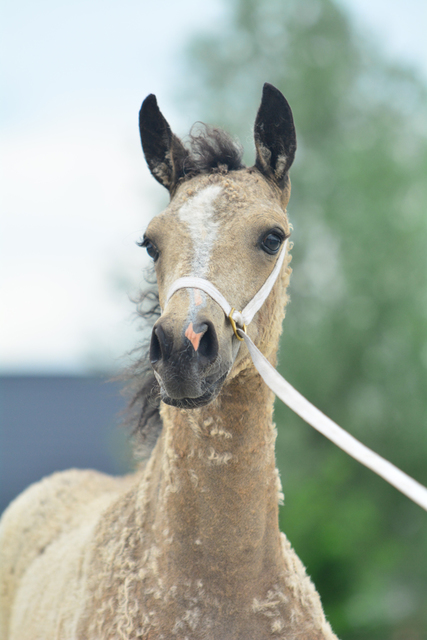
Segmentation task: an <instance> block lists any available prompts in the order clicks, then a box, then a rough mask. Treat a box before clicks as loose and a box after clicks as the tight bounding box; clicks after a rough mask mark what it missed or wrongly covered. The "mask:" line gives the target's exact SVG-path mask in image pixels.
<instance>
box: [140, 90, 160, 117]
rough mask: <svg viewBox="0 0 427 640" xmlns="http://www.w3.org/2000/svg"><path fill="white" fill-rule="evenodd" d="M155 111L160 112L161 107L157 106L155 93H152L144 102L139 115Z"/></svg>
mask: <svg viewBox="0 0 427 640" xmlns="http://www.w3.org/2000/svg"><path fill="white" fill-rule="evenodd" d="M153 109H155V110H158V109H159V107H158V105H157V98H156V96H155V95H154V93H150V95H149V96H147V97H146V98H145V100H144V101H143V103H142V105H141V109H140V111H139V113H140V114H142V113H143V112H147V111H151V110H153Z"/></svg>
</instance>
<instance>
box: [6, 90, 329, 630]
mask: <svg viewBox="0 0 427 640" xmlns="http://www.w3.org/2000/svg"><path fill="white" fill-rule="evenodd" d="M140 131H141V140H142V146H143V150H144V153H145V157H146V160H147V163H148V166H149V168H150V170H151V173H152V174H153V176H154V177H155V178H156V179H157V180H158V181H159V182H160V183H161V184H162V185H164V186H165V187H166V188H167V189H168V190H169V192H170V196H171V200H170V204H169V205H168V207H167V208H166V210H165V211H164V212H163V213H161V214H159V215H158V216H157V217H155V218H154V219H153V220H152V222H151V223H150V225H149V226H148V229H147V231H146V233H145V234H144V238H143V241H142V245H143V246H144V247H146V249H147V251H148V253H149V255H150V256H151V257H152V259H153V260H154V265H155V271H156V275H157V282H158V288H159V300H160V306H161V309H162V314H161V316H160V318H159V319H158V321H157V322H156V323H155V325H154V328H153V333H152V338H151V345H150V361H151V364H152V367H153V370H154V374H155V378H156V381H157V383H156V384H157V385H158V391H159V395H160V398H161V417H162V421H163V430H162V433H161V435H160V437H159V439H158V441H157V443H156V445H155V447H154V450H153V452H152V455H151V458H150V460H149V462H148V464H147V465H146V467H145V468H144V469H143V470H141V471H139V472H137V473H136V474H135V475H134V476H132V477H128V478H122V479H116V478H110V477H107V476H104V475H102V474H100V473H96V472H93V471H77V470H72V471H67V472H64V473H59V474H55V475H54V476H52V477H50V478H47V479H45V480H43V481H42V482H40V483H38V484H36V485H34V486H32V487H30V488H29V489H28V490H27V491H26V492H25V493H24V494H23V495H22V496H20V497H19V498H18V499H17V500H16V501H15V502H14V503H13V504H12V505H11V507H10V508H9V509H8V511H7V512H6V513H5V516H4V519H3V523H2V532H1V536H2V538H1V541H2V547H1V550H2V551H1V552H2V554H3V557H2V560H1V567H2V572H3V577H2V582H1V592H0V594H1V607H2V625H3V626H2V633H3V635H2V636H1V637H2V638H4V639H6V638H8V639H9V640H36V639H39V638H40V639H43V640H51V639H53V638H57V639H61V640H66V639H73V640H74V639H79V640H89V639H91V640H113V639H114V640H117V639H122V640H131V639H132V640H135V639H136V638H139V639H141V640H142V639H144V640H171V639H173V638H177V639H179V640H202V639H203V640H266V639H267V638H271V639H277V640H279V639H281V640H297V639H299V640H333V639H334V638H335V639H336V636H335V635H334V634H333V633H332V631H331V629H330V626H329V624H328V623H327V622H326V620H325V617H324V614H323V611H322V607H321V604H320V599H319V596H318V594H317V593H316V591H315V589H314V587H313V585H312V583H311V582H310V580H309V578H308V577H307V576H306V574H305V571H304V568H303V566H302V564H301V562H300V560H299V559H298V557H297V556H296V554H295V553H294V551H293V550H292V548H291V547H290V544H289V542H288V541H287V539H286V537H285V536H284V534H281V533H280V531H279V527H278V502H279V500H280V496H281V487H280V480H279V477H278V472H277V469H276V466H275V456H274V443H275V438H276V431H275V427H274V424H273V422H272V412H273V399H274V398H273V394H272V393H271V391H270V390H269V389H268V388H267V387H266V385H265V384H264V383H263V382H262V380H261V378H260V376H259V375H258V373H257V371H256V370H255V368H254V366H253V364H252V361H251V359H250V357H249V355H248V351H247V349H246V346H245V344H244V343H242V342H241V340H240V339H239V334H238V333H237V332H236V331H235V330H234V329H233V325H232V323H231V322H230V321H229V319H228V318H227V317H226V316H225V314H224V312H223V310H222V309H221V307H220V306H219V305H218V304H217V303H216V302H215V301H214V300H213V299H212V297H210V295H208V294H207V293H206V292H205V291H203V290H201V289H198V288H196V287H187V288H182V289H179V290H177V291H176V292H175V293H174V294H173V295H172V296H169V297H168V292H169V291H170V290H171V286H172V285H173V283H174V282H176V280H177V279H179V278H182V277H184V276H195V277H199V278H205V279H206V280H209V281H210V282H211V283H213V284H214V285H215V287H216V288H217V289H218V290H219V291H220V292H221V293H222V294H223V295H224V296H225V298H226V299H227V300H229V301H230V303H232V304H233V305H234V307H235V308H236V309H242V308H244V307H245V305H246V304H247V303H248V302H249V301H250V300H251V299H252V298H253V296H254V295H255V294H256V293H257V291H259V289H260V288H261V287H262V285H263V284H264V282H265V281H266V280H267V278H268V276H269V275H270V273H271V272H272V270H273V268H274V265H275V264H276V262H277V261H278V260H279V257H280V256H281V258H282V260H283V267H282V269H281V272H280V274H279V276H278V278H277V280H276V282H275V284H274V287H273V289H272V291H271V293H270V295H269V296H268V298H267V300H266V301H265V303H264V304H263V306H262V307H261V309H260V310H259V311H258V313H256V315H255V317H254V319H253V322H251V324H250V326H249V327H248V329H247V331H248V335H250V337H251V338H252V340H253V341H254V343H255V344H256V345H257V347H258V348H259V349H260V350H261V352H262V353H263V354H264V355H265V356H266V357H267V358H268V359H269V360H270V362H272V363H273V364H275V361H276V352H277V347H278V341H279V336H280V332H281V324H282V320H283V317H284V307H285V304H286V302H287V295H286V288H287V285H288V282H289V276H290V272H291V270H290V268H289V262H290V256H289V255H288V254H287V253H286V252H287V242H286V240H287V238H288V237H289V233H290V231H289V223H288V219H287V215H286V205H287V203H288V200H289V195H290V182H289V177H288V171H289V168H290V166H291V164H292V162H293V159H294V154H295V149H296V138H295V130H294V124H293V119H292V113H291V110H290V107H289V105H288V103H287V102H286V100H285V98H284V97H283V96H282V94H281V93H280V92H279V91H278V90H277V89H275V88H274V87H272V86H271V85H267V84H266V85H265V86H264V91H263V97H262V102H261V106H260V108H259V111H258V114H257V118H256V122H255V144H256V161H255V165H254V166H253V167H250V168H245V167H244V166H243V164H242V161H241V150H240V148H239V147H238V146H237V145H236V144H235V143H234V142H233V141H232V140H231V138H229V137H228V136H227V134H225V133H224V132H222V131H218V130H213V129H207V131H206V135H204V136H199V137H196V138H193V140H192V143H191V144H190V146H189V147H185V146H184V145H183V144H182V142H181V141H180V140H179V139H178V138H177V137H176V136H175V135H174V134H173V133H172V132H171V129H170V127H169V125H168V123H167V122H166V120H165V119H164V117H163V116H162V114H161V113H160V111H159V109H158V106H157V102H156V99H155V97H154V96H152V95H151V96H149V97H148V98H147V99H146V100H145V101H144V103H143V105H142V108H141V112H140ZM282 252H283V255H282Z"/></svg>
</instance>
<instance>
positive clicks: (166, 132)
mask: <svg viewBox="0 0 427 640" xmlns="http://www.w3.org/2000/svg"><path fill="white" fill-rule="evenodd" d="M139 132H140V134H141V143H142V149H143V151H144V155H145V159H146V161H147V164H148V167H149V169H150V171H151V173H152V174H153V176H154V177H155V178H156V180H158V181H159V182H160V184H162V185H163V186H164V187H166V189H168V190H169V191H170V192H171V193H172V192H173V191H174V188H175V186H176V183H177V182H178V180H179V178H180V177H181V176H182V175H184V164H185V160H186V159H187V157H188V151H187V149H186V148H185V147H184V145H183V144H182V142H181V140H180V139H179V138H178V137H177V136H176V135H175V134H173V133H172V131H171V128H170V126H169V124H168V122H167V120H166V119H165V118H164V116H163V115H162V113H161V111H160V109H159V107H158V105H157V100H156V96H155V95H153V94H150V95H149V96H148V97H147V98H145V100H144V102H143V103H142V106H141V110H140V112H139Z"/></svg>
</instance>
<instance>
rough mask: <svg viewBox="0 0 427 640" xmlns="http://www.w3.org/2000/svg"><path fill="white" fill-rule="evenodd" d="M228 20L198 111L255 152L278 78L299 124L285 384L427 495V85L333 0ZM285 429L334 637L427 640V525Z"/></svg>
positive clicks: (191, 77)
mask: <svg viewBox="0 0 427 640" xmlns="http://www.w3.org/2000/svg"><path fill="white" fill-rule="evenodd" d="M227 12H228V13H227V19H226V20H225V23H224V24H223V25H222V26H221V31H220V32H218V33H215V32H214V33H212V32H211V34H210V35H206V34H202V35H201V36H199V37H198V38H197V39H196V40H195V41H193V43H192V45H191V47H190V49H189V54H188V58H187V59H188V66H189V73H188V74H187V78H188V83H187V84H186V86H185V94H186V96H191V97H190V98H188V97H187V98H186V99H185V107H186V109H187V112H188V111H190V112H193V113H194V114H195V115H197V116H198V117H200V114H201V113H202V114H203V119H204V120H205V121H208V122H211V123H214V124H218V125H222V126H224V127H225V128H227V129H228V130H229V131H232V132H233V133H237V134H238V135H239V136H240V139H241V141H242V142H243V143H244V145H245V146H246V147H250V146H251V144H252V131H251V130H250V128H249V124H248V123H252V122H253V121H254V116H255V112H256V108H257V105H258V103H259V99H260V94H261V87H262V84H263V82H264V81H268V82H271V83H272V84H274V85H275V86H277V87H278V88H279V89H281V90H282V92H283V93H284V94H285V96H286V97H287V98H288V100H289V102H290V104H291V106H292V109H293V111H294V115H295V122H296V128H297V136H298V151H297V160H296V162H295V164H294V167H293V168H292V171H291V177H292V185H293V194H292V198H291V204H290V206H289V214H290V218H291V221H292V222H293V224H294V227H295V231H294V233H293V240H294V243H295V247H294V250H293V256H294V259H293V266H294V274H293V277H292V281H291V282H292V285H291V298H292V301H291V304H290V306H289V308H288V311H287V318H286V321H285V324H284V333H283V339H282V343H281V372H282V373H283V374H284V375H285V376H286V378H287V379H288V380H289V381H290V382H291V383H292V384H294V385H295V386H296V388H297V389H298V390H299V391H301V392H302V393H303V394H304V395H306V397H308V398H309V399H310V400H311V401H313V402H314V403H315V404H316V405H317V406H318V407H319V408H321V409H322V410H323V411H324V412H325V413H326V414H327V415H329V416H330V417H331V418H333V419H335V420H336V421H337V422H338V424H341V425H342V426H344V428H346V429H347V430H348V431H349V432H350V433H352V434H353V435H355V436H356V437H357V438H359V439H360V440H362V442H364V443H365V444H367V445H368V446H370V447H371V448H372V449H374V450H375V451H377V452H378V453H380V454H381V455H383V456H385V457H386V458H388V459H390V460H391V461H392V462H394V463H395V464H397V466H399V467H400V468H402V469H403V470H405V471H406V472H408V473H409V474H410V475H412V476H413V477H415V478H417V479H418V480H419V481H420V482H422V483H423V484H427V465H426V454H427V447H426V426H427V393H426V388H427V251H426V246H427V216H426V209H427V207H426V205H427V183H426V179H425V176H426V169H427V137H426V131H425V130H424V129H423V125H422V123H423V120H422V118H423V117H424V115H425V113H424V109H425V105H426V90H425V87H424V86H423V84H422V83H421V81H420V80H419V79H417V77H416V75H415V74H414V73H412V72H411V71H410V70H408V69H404V68H403V67H400V66H397V65H392V64H390V63H389V62H387V61H386V60H384V59H383V57H382V56H381V55H380V53H379V52H377V51H376V49H375V47H374V45H373V44H372V43H370V42H369V41H368V40H366V39H365V38H361V37H360V36H358V34H357V33H356V32H355V30H354V28H353V27H352V24H351V22H350V20H349V18H348V17H347V16H346V15H345V14H344V13H343V11H342V10H341V9H339V8H338V7H337V5H336V4H334V3H333V2H332V1H331V0H298V2H297V1H296V0H288V1H287V2H286V3H285V2H283V1H282V0H263V2H260V1H256V0H228V3H227ZM183 100H184V98H183ZM252 153H253V151H252V150H251V149H250V148H249V153H248V154H247V161H248V162H249V163H252V162H253V157H254V156H253V155H252ZM276 422H277V425H278V431H279V437H278V447H277V458H278V464H279V467H280V469H281V474H282V480H283V484H284V491H285V495H286V504H285V507H284V508H283V509H282V511H281V515H280V519H281V520H280V522H281V526H282V528H283V530H285V531H286V533H287V535H288V537H289V538H290V540H291V542H292V543H293V545H294V546H295V548H296V551H297V552H298V554H299V555H300V557H301V558H302V560H303V561H304V563H305V564H306V566H307V567H308V572H309V573H310V575H311V576H312V578H313V580H314V582H315V584H316V585H317V587H318V589H319V591H320V593H321V595H322V599H323V603H324V606H325V610H326V613H327V615H328V617H329V619H330V621H331V624H332V626H333V628H334V630H335V631H336V633H337V634H338V635H339V636H340V637H341V638H342V639H343V640H362V638H363V640H366V638H369V639H370V640H376V639H378V640H385V639H387V638H388V639H390V640H423V639H425V638H427V635H426V629H427V617H426V616H427V553H426V545H427V527H426V524H427V520H426V514H425V513H424V512H423V511H422V510H421V509H420V508H419V507H418V506H416V505H413V504H412V503H410V502H409V501H408V500H407V499H406V498H404V497H403V496H401V495H400V494H398V492H397V491H395V490H394V489H393V488H391V487H390V486H388V485H387V484H386V483H385V482H384V481H383V480H381V479H379V478H377V477H376V476H374V474H372V473H371V472H370V471H368V470H366V469H364V468H362V467H361V466H360V465H359V464H358V463H356V462H354V461H353V460H351V459H350V458H348V457H347V456H346V454H344V453H342V452H341V451H339V450H337V449H336V448H335V447H334V445H332V444H331V443H329V442H327V441H325V440H324V439H323V438H322V436H319V435H318V434H317V433H316V432H314V431H313V430H312V429H311V427H308V426H307V425H305V423H303V422H302V421H301V420H300V419H299V418H297V417H296V416H295V415H293V414H292V412H291V411H290V410H289V409H287V408H286V407H283V406H277V410H276Z"/></svg>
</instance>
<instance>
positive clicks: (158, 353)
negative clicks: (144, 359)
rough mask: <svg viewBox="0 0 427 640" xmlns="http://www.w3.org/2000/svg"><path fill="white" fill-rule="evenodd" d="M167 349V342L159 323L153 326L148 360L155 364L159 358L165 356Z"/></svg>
mask: <svg viewBox="0 0 427 640" xmlns="http://www.w3.org/2000/svg"><path fill="white" fill-rule="evenodd" d="M166 351H167V342H166V336H165V332H164V331H163V329H162V327H161V326H160V325H159V326H157V327H154V329H153V332H152V334H151V343H150V362H151V364H156V362H158V361H159V360H161V359H162V358H164V357H165V355H166Z"/></svg>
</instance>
